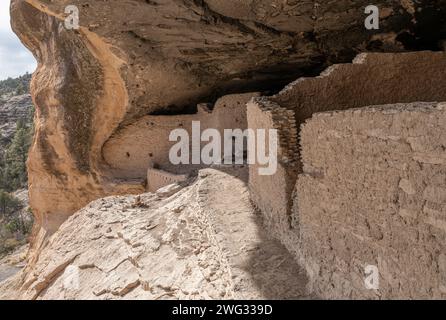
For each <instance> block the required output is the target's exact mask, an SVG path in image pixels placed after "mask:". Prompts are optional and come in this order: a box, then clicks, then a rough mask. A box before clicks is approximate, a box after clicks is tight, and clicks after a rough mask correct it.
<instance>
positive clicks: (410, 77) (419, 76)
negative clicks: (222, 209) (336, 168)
mask: <svg viewBox="0 0 446 320" xmlns="http://www.w3.org/2000/svg"><path fill="white" fill-rule="evenodd" d="M444 70H446V53H445V52H431V51H423V52H410V53H399V54H393V53H367V54H360V55H358V56H357V57H356V58H355V60H354V61H353V63H350V64H339V65H334V66H332V67H330V68H328V69H327V70H326V71H324V72H323V73H322V74H321V75H320V76H318V77H315V78H300V79H298V80H297V81H295V82H293V83H291V84H290V85H289V86H287V87H286V88H285V89H284V90H282V91H281V92H280V93H278V94H277V95H275V96H272V97H262V98H258V99H254V102H253V103H254V104H257V105H258V107H257V108H252V109H251V111H249V110H248V126H249V127H250V128H251V127H252V126H253V123H255V122H256V121H257V120H255V119H261V118H264V117H266V118H268V117H269V118H270V119H272V118H271V116H270V115H268V112H269V111H268V110H266V111H264V109H265V108H264V107H262V106H268V105H269V106H274V109H277V110H282V111H281V112H282V114H283V115H285V114H286V116H285V118H286V120H285V123H284V120H283V119H282V118H281V117H278V119H279V120H278V121H276V120H271V121H270V122H265V123H263V124H262V126H263V128H276V127H277V128H279V136H280V137H282V138H281V144H282V148H281V149H280V152H279V158H280V157H281V156H283V155H285V154H286V155H287V156H285V157H286V158H290V157H291V158H294V159H296V160H294V159H292V160H293V161H292V162H291V163H289V164H288V165H287V166H286V168H284V170H281V169H280V168H279V170H278V172H277V173H276V174H275V175H273V176H263V177H258V176H257V173H256V171H255V168H253V170H251V175H250V183H251V186H253V187H251V192H252V196H253V200H254V203H255V204H256V205H257V207H259V208H260V209H261V211H262V212H263V214H264V215H265V217H266V220H267V221H266V223H267V224H268V223H269V222H268V221H269V220H271V217H273V220H274V217H275V216H279V217H281V216H287V215H288V220H292V217H290V216H289V214H290V212H291V211H292V203H291V202H290V200H289V199H290V195H291V194H292V192H293V191H292V188H291V189H290V188H289V185H290V184H292V185H294V183H295V180H296V177H297V174H298V173H299V172H301V166H302V164H301V162H300V146H299V143H298V142H297V140H298V134H299V133H298V132H297V130H296V129H295V128H296V127H297V128H299V127H300V126H301V125H302V124H303V123H304V122H305V121H306V120H307V119H309V118H311V116H312V115H313V114H314V113H316V112H323V111H330V110H345V109H350V108H359V107H367V106H371V105H381V104H390V103H402V102H404V103H410V102H415V101H431V102H435V101H446V90H445V89H446V73H445V72H444ZM420 83H422V84H423V85H420ZM248 109H249V108H248ZM266 109H268V108H266ZM283 110H286V111H287V112H286V113H285V112H284V111H283ZM250 112H251V114H252V115H253V114H254V113H255V115H253V116H251V115H250ZM277 112H279V111H277ZM261 113H265V115H261ZM251 118H252V119H251ZM281 122H282V123H281ZM254 127H258V125H256V124H254ZM281 132H282V133H281ZM290 155H291V156H290ZM276 180H280V181H282V182H280V183H277V181H276ZM283 181H287V182H286V183H283ZM257 182H259V183H257ZM275 185H277V186H281V187H280V188H281V190H277V193H280V192H282V193H284V194H285V197H284V198H282V197H277V196H272V195H271V190H270V187H271V186H275ZM290 208H291V209H290ZM273 224H274V223H273ZM295 226H297V225H296V224H295ZM291 232H292V233H293V232H294V231H291ZM288 236H290V234H286V232H285V230H284V232H283V233H282V234H280V235H279V238H281V239H285V238H286V237H288ZM291 236H293V235H292V234H291Z"/></svg>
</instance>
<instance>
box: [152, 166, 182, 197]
mask: <svg viewBox="0 0 446 320" xmlns="http://www.w3.org/2000/svg"><path fill="white" fill-rule="evenodd" d="M187 178H188V176H187V175H184V174H173V173H170V172H166V171H163V170H158V169H154V168H149V169H148V170H147V191H148V192H156V191H157V190H159V189H160V188H162V187H165V186H168V185H170V184H174V183H179V182H183V181H186V179H187Z"/></svg>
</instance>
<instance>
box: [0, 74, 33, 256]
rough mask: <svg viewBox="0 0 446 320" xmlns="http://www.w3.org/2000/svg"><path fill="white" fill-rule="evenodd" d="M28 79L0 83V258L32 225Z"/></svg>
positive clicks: (30, 100) (21, 239)
mask: <svg viewBox="0 0 446 320" xmlns="http://www.w3.org/2000/svg"><path fill="white" fill-rule="evenodd" d="M30 80H31V75H30V74H26V75H24V76H21V77H18V78H15V79H12V78H9V79H7V80H3V81H0V257H1V256H2V255H4V254H5V253H7V252H9V251H12V250H14V249H15V248H16V247H17V246H19V245H22V244H24V243H26V237H27V235H28V233H29V231H30V227H31V225H32V215H31V214H30V211H29V209H28V206H27V202H28V200H27V198H28V196H27V190H26V188H27V183H28V174H27V169H26V160H27V158H28V149H29V146H30V144H31V140H32V135H33V115H34V106H33V104H32V99H31V95H30V94H29V83H30Z"/></svg>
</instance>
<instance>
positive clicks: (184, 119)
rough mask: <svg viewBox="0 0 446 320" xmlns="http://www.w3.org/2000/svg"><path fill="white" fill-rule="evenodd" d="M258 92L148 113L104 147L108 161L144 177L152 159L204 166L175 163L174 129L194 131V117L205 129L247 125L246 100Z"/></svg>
mask: <svg viewBox="0 0 446 320" xmlns="http://www.w3.org/2000/svg"><path fill="white" fill-rule="evenodd" d="M258 95H259V94H258V93H245V94H234V95H227V96H224V97H222V98H220V99H219V100H218V101H217V102H216V104H215V106H214V109H213V110H212V111H211V110H207V109H206V108H205V107H203V106H199V108H198V113H196V114H184V115H148V116H144V117H142V118H141V119H139V120H138V121H136V122H134V123H132V124H131V125H129V126H127V127H125V128H123V129H121V130H120V131H119V132H118V133H117V134H115V135H114V136H113V137H111V138H110V139H109V140H108V141H107V143H106V144H105V145H104V148H103V155H104V159H105V161H106V162H107V163H108V164H109V165H110V166H111V167H112V168H113V169H114V170H115V171H116V172H117V173H116V175H118V176H123V177H126V178H141V177H145V176H146V174H147V168H148V167H149V163H153V164H157V165H159V166H161V167H162V168H163V169H166V170H168V171H170V172H173V173H187V172H190V171H191V170H193V169H197V168H199V167H200V166H193V165H187V166H173V165H172V164H171V163H170V161H169V151H170V149H171V147H172V146H173V145H175V144H176V142H170V141H169V135H170V133H171V132H172V130H174V129H179V128H183V129H185V130H187V131H188V132H189V134H191V131H192V121H200V123H201V130H202V131H203V130H205V129H207V128H214V129H217V130H219V131H220V132H222V131H223V130H224V129H236V128H239V129H243V130H244V129H246V128H247V119H246V103H247V102H248V101H249V100H250V99H251V98H252V97H255V96H258Z"/></svg>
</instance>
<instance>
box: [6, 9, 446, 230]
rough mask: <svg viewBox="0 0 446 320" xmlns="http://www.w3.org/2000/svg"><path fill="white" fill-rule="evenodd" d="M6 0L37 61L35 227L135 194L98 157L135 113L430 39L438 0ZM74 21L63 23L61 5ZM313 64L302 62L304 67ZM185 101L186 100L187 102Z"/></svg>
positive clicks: (436, 30) (437, 26) (437, 25)
mask: <svg viewBox="0 0 446 320" xmlns="http://www.w3.org/2000/svg"><path fill="white" fill-rule="evenodd" d="M369 4H370V3H369V2H368V1H365V0H361V1H321V2H314V1H306V0H305V1H282V0H280V1H279V0H274V1H270V0H246V1H236V0H228V1H218V0H207V1H203V0H181V1H178V0H156V1H137V0H132V1H121V0H113V1H107V2H106V3H104V1H86V0H70V1H68V0H57V1H55V0H53V1H49V0H14V1H12V10H11V12H12V17H13V29H14V30H15V31H16V33H17V34H18V35H19V37H20V38H21V39H22V41H23V42H24V43H25V44H26V45H27V46H28V47H29V48H30V49H31V50H32V51H33V53H34V54H35V56H36V58H37V59H38V61H39V67H38V70H37V72H36V73H35V75H34V79H33V83H32V95H33V98H34V102H35V104H36V108H37V117H36V130H37V134H36V137H35V140H34V144H33V147H32V150H31V155H30V160H29V173H30V201H31V205H32V207H33V209H34V211H35V214H36V217H37V221H38V224H39V225H40V226H41V227H42V228H43V229H42V230H41V231H42V234H39V235H37V237H38V238H43V237H44V234H45V233H46V232H48V233H49V234H51V233H52V232H54V231H55V230H57V228H58V227H59V225H60V224H61V223H62V222H63V221H65V220H66V219H67V217H68V216H70V215H71V214H72V213H73V212H75V211H76V210H78V209H79V208H81V207H82V206H84V205H86V204H87V203H89V202H90V201H91V200H94V199H97V198H100V197H103V196H106V195H113V194H128V193H140V192H142V191H143V186H142V182H141V181H134V180H133V179H131V178H130V177H117V176H116V175H115V174H114V173H113V172H111V170H110V168H109V166H108V165H107V163H105V162H104V159H103V156H102V148H103V146H104V144H105V143H106V142H107V141H108V139H109V138H110V137H111V136H112V135H113V134H114V133H116V132H117V131H119V130H120V129H121V128H123V127H125V126H126V125H128V124H131V123H133V122H134V121H135V120H136V119H138V118H139V117H141V116H144V115H147V114H150V113H153V112H178V111H184V110H185V109H193V108H194V106H195V105H196V103H197V102H211V101H213V100H214V98H215V97H218V96H221V95H222V94H224V93H226V92H234V91H237V92H246V91H253V89H255V90H254V91H258V90H264V89H268V90H271V89H275V88H280V87H281V86H283V85H284V84H286V83H288V82H289V81H291V80H294V79H295V78H297V77H298V76H300V75H303V74H306V73H308V70H310V69H311V70H318V69H320V67H323V66H326V65H329V64H331V63H333V62H342V61H348V60H350V59H352V58H353V56H354V55H355V54H356V53H357V52H360V51H364V50H378V51H401V50H406V49H420V48H429V49H433V48H438V45H439V44H438V42H439V40H441V39H443V38H444V32H445V31H444V25H445V22H444V19H443V17H444V15H445V14H444V13H445V8H446V5H445V1H443V0H438V1H416V2H414V1H396V0H379V1H375V3H374V4H375V5H378V6H379V7H380V8H381V21H380V29H379V30H378V31H369V30H366V29H365V28H364V19H365V17H366V15H365V14H364V8H365V6H366V5H369ZM67 5H76V6H77V7H78V8H79V10H80V26H81V27H80V29H79V30H67V29H66V28H64V24H63V21H64V18H65V13H64V11H65V7H66V6H67ZM312 73H314V72H312ZM189 111H190V110H189Z"/></svg>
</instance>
